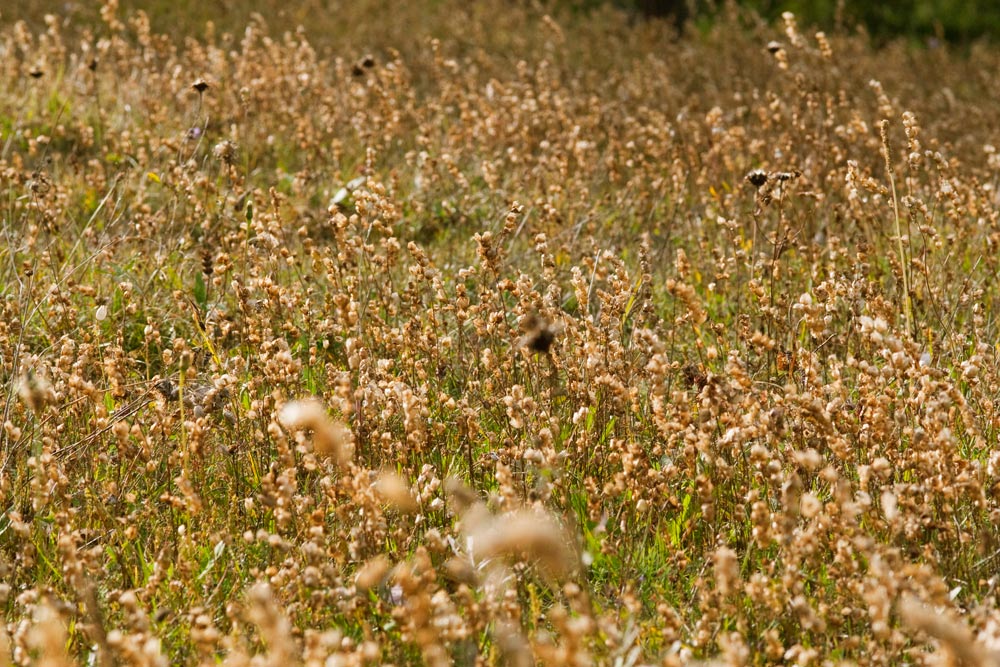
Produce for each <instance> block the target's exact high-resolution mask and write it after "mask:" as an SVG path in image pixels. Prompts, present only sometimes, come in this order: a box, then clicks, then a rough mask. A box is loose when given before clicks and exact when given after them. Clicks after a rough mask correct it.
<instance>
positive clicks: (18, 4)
mask: <svg viewBox="0 0 1000 667" xmlns="http://www.w3.org/2000/svg"><path fill="white" fill-rule="evenodd" d="M507 1H508V2H510V3H517V4H525V2H528V3H529V4H532V5H537V7H538V9H539V11H549V12H557V13H560V12H565V13H569V14H572V13H580V12H584V13H589V12H592V11H606V10H607V9H608V8H609V7H611V8H617V9H619V10H622V11H624V12H625V13H626V14H627V15H629V16H630V17H631V19H632V20H635V21H642V20H652V21H659V20H663V21H666V22H668V23H673V24H674V26H675V27H680V26H683V25H686V26H688V27H689V28H694V29H699V30H702V31H704V30H707V29H708V28H709V27H710V26H711V25H712V23H713V22H714V20H715V17H717V16H718V15H719V13H720V12H723V11H727V10H737V11H743V12H746V13H747V14H750V15H752V14H756V15H759V16H760V17H762V18H764V19H765V20H768V21H774V20H775V19H778V18H780V16H781V14H782V12H785V11H790V12H793V13H794V14H795V15H796V17H797V19H798V23H799V25H800V26H802V27H804V28H809V27H813V28H816V29H821V30H826V31H830V32H832V31H849V32H853V31H856V30H858V29H860V30H863V31H865V32H867V33H868V34H869V35H870V36H871V38H872V39H873V40H874V41H875V42H876V43H884V42H886V41H889V40H892V39H897V38H900V39H903V40H905V41H908V42H910V43H911V44H912V45H914V46H935V45H937V44H939V43H942V42H947V43H950V44H955V45H963V44H968V43H969V42H972V41H975V40H983V39H986V40H990V41H992V40H995V39H996V38H997V37H1000V2H998V1H997V0H892V2H878V1H876V2H872V1H871V0H507ZM119 4H120V8H121V13H122V14H123V15H128V14H129V13H131V11H132V10H134V9H142V10H144V11H146V12H147V13H148V14H149V16H150V20H151V23H152V27H153V29H154V31H156V32H162V33H166V34H175V35H177V34H180V35H190V36H198V35H202V34H204V29H205V24H206V22H207V21H211V22H212V23H213V24H214V25H215V26H216V27H217V28H218V29H220V30H235V29H237V28H238V26H240V25H242V24H245V23H246V21H248V20H249V19H250V17H251V15H252V14H253V13H255V12H256V13H259V14H261V15H262V16H263V17H264V18H265V19H266V20H267V23H268V25H270V26H271V27H272V28H275V29H278V30H294V29H295V28H296V27H297V26H299V25H302V26H304V27H305V29H306V32H307V33H308V34H310V36H319V34H320V33H326V37H327V38H329V37H330V36H331V34H332V35H333V36H334V37H336V36H337V35H338V34H342V33H343V34H346V33H349V32H350V31H351V30H352V29H354V28H357V26H350V25H344V22H343V21H341V20H340V19H339V18H338V17H339V16H341V15H342V14H343V12H342V11H341V10H342V8H343V6H344V4H345V3H344V0H212V1H211V2H205V1H204V0H120V2H119ZM371 4H372V6H373V8H374V7H375V6H376V5H379V4H382V3H377V2H376V3H371ZM425 4H426V5H428V6H430V7H431V8H432V9H431V11H433V5H434V4H435V3H433V2H430V3H425ZM441 4H442V5H447V4H448V3H446V2H442V3H441ZM470 4H480V5H483V4H489V5H491V7H492V8H493V9H494V10H496V5H498V4H499V5H503V4H504V3H503V2H496V3H484V2H477V3H470ZM100 6H101V3H100V2H91V1H90V0H86V1H81V0H15V2H13V3H11V4H9V5H7V4H4V5H2V6H0V23H10V22H12V21H17V20H22V19H23V20H25V21H27V22H28V24H29V25H31V26H32V27H34V26H35V25H37V24H40V23H41V21H42V17H43V16H44V15H45V14H46V13H51V14H55V15H57V16H62V17H65V19H66V20H67V22H68V23H73V24H76V25H80V26H86V25H91V24H97V23H99V22H100ZM382 10H384V6H383V7H382ZM350 13H351V14H352V15H356V14H355V13H354V12H350ZM379 13H380V11H379V10H375V9H373V17H372V19H373V22H376V23H377V22H378V20H379V17H378V14H379Z"/></svg>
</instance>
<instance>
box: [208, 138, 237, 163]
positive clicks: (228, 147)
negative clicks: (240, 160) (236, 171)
mask: <svg viewBox="0 0 1000 667" xmlns="http://www.w3.org/2000/svg"><path fill="white" fill-rule="evenodd" d="M236 149H237V146H236V144H235V143H234V142H232V141H230V140H229V139H224V140H223V141H220V142H219V143H217V144H215V147H214V148H212V155H214V156H215V157H216V158H217V159H219V160H221V161H222V162H225V163H226V164H232V163H233V161H235V160H236Z"/></svg>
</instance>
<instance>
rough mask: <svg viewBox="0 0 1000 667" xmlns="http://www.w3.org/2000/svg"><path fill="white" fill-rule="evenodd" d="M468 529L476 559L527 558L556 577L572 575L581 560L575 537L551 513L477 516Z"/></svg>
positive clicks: (529, 512)
mask: <svg viewBox="0 0 1000 667" xmlns="http://www.w3.org/2000/svg"><path fill="white" fill-rule="evenodd" d="M465 521H466V519H463V523H464V522H465ZM465 528H466V530H467V531H469V537H470V539H471V541H472V552H473V555H474V557H475V558H476V559H477V560H486V559H489V558H511V559H518V558H524V559H526V560H528V561H530V562H533V563H537V564H538V565H540V566H541V567H542V568H543V569H544V570H545V571H546V572H548V573H549V574H551V575H553V576H555V577H557V578H562V577H565V576H567V575H569V574H571V573H572V572H573V571H574V570H575V569H576V567H577V564H578V560H579V559H578V558H577V555H576V549H575V548H574V546H573V539H572V537H571V536H570V535H569V534H568V533H567V531H566V530H565V529H564V528H563V527H562V526H561V525H560V524H559V522H558V521H557V520H556V519H555V518H554V517H553V516H551V515H550V514H547V513H544V514H543V513H541V512H537V511H530V510H514V511H513V512H509V513H507V514H503V515H500V516H491V517H481V518H478V519H477V520H474V521H473V522H472V523H471V525H468V526H465Z"/></svg>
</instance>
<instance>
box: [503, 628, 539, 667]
mask: <svg viewBox="0 0 1000 667" xmlns="http://www.w3.org/2000/svg"><path fill="white" fill-rule="evenodd" d="M493 637H494V638H495V639H496V643H497V648H498V649H500V655H501V657H502V664H504V665H508V666H509V667H532V666H533V665H534V664H535V657H534V655H532V653H531V645H530V644H529V643H528V640H527V639H525V638H524V635H523V634H521V631H520V630H518V628H517V627H516V626H515V625H514V624H513V623H510V622H499V623H497V624H496V627H495V628H494V629H493Z"/></svg>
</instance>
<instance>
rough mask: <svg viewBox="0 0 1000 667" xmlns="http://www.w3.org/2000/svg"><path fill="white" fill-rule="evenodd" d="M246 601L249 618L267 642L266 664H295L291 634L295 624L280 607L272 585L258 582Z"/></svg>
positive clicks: (276, 666)
mask: <svg viewBox="0 0 1000 667" xmlns="http://www.w3.org/2000/svg"><path fill="white" fill-rule="evenodd" d="M247 602H248V603H249V606H248V608H247V618H248V619H250V621H251V622H253V624H254V625H256V626H257V629H258V630H259V631H260V636H261V638H262V639H263V640H264V642H265V644H266V645H267V656H266V659H265V660H264V662H263V664H264V665H266V666H267V667H272V666H273V667H284V666H285V665H292V664H295V663H296V662H297V661H296V660H295V656H296V654H297V653H298V651H297V650H296V648H295V639H294V638H293V637H292V624H291V623H290V622H289V621H288V619H287V618H286V617H285V615H284V614H283V613H282V611H281V609H280V608H279V607H278V603H277V601H276V600H275V599H274V593H273V592H272V591H271V587H270V586H268V585H267V584H255V585H254V586H253V587H252V588H251V589H250V590H249V591H248V592H247Z"/></svg>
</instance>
